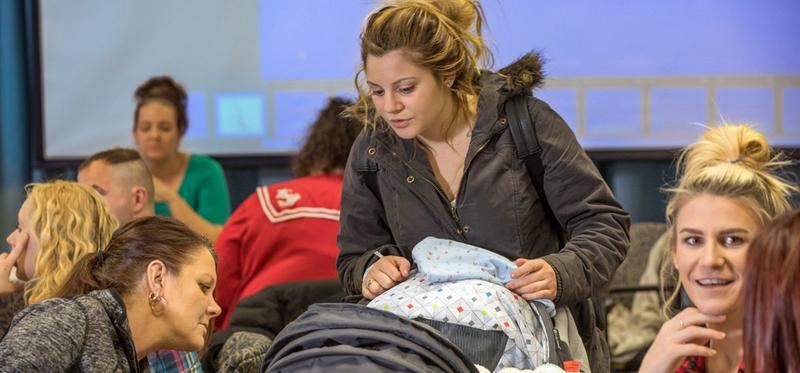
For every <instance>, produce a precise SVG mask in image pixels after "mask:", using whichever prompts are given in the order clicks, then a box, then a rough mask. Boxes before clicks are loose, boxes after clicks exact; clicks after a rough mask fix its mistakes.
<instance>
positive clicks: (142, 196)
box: [131, 185, 150, 216]
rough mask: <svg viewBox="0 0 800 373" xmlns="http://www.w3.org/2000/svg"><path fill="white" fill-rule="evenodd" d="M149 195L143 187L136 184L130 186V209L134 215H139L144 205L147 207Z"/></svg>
mask: <svg viewBox="0 0 800 373" xmlns="http://www.w3.org/2000/svg"><path fill="white" fill-rule="evenodd" d="M149 197H150V196H148V195H147V189H146V188H145V187H143V186H140V185H136V186H134V187H132V188H131V209H132V210H133V215H134V216H139V214H141V212H142V211H143V210H144V209H145V207H147V201H148V199H149Z"/></svg>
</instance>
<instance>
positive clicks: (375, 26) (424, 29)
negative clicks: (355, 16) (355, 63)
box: [347, 0, 492, 132]
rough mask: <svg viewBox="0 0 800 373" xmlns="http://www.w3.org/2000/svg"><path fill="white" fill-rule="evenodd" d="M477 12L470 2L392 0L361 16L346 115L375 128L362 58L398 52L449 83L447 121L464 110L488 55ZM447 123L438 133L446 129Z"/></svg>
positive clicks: (488, 60)
mask: <svg viewBox="0 0 800 373" xmlns="http://www.w3.org/2000/svg"><path fill="white" fill-rule="evenodd" d="M483 23H484V16H483V9H482V8H481V6H480V4H479V3H478V2H477V1H475V0H395V1H388V2H385V3H384V5H383V6H382V7H380V8H378V9H377V10H375V11H373V12H372V13H370V14H369V15H368V16H367V19H366V23H365V25H364V28H363V30H362V31H361V68H360V69H359V71H358V72H357V73H356V76H355V86H356V89H357V90H358V101H357V102H356V103H355V104H353V105H352V106H350V107H349V108H348V109H347V113H348V114H350V115H353V116H355V117H356V118H357V119H359V120H361V121H363V123H364V126H365V127H367V128H375V121H376V119H377V118H376V115H375V108H374V107H373V105H372V101H371V99H370V94H369V93H367V92H368V89H367V88H365V87H364V86H363V84H362V82H360V81H359V76H360V75H361V74H362V73H365V72H366V64H367V57H368V56H376V57H381V56H383V55H385V54H386V53H389V52H392V51H395V50H401V51H403V52H405V54H406V56H407V57H409V58H410V59H411V60H412V61H413V62H414V63H416V64H417V65H419V66H422V67H424V68H427V69H429V70H430V71H431V72H432V73H433V76H434V78H436V79H437V80H442V79H444V78H448V79H453V84H452V86H450V88H449V89H450V92H451V93H452V95H453V96H454V97H455V98H456V100H455V102H456V106H455V113H454V115H453V118H454V119H453V120H455V118H456V115H457V114H459V113H462V114H463V113H466V112H467V111H468V109H469V98H470V97H471V96H475V95H477V93H478V86H477V84H476V78H477V76H478V75H479V74H480V68H481V67H482V66H487V67H488V66H491V64H492V54H491V52H490V51H489V48H488V47H487V46H486V43H485V42H484V40H483V37H482V36H481V30H482V28H483ZM451 125H452V122H451V123H448V124H447V125H446V126H445V127H444V129H445V132H447V131H448V130H449V128H450V127H451Z"/></svg>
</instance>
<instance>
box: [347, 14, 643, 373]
mask: <svg viewBox="0 0 800 373" xmlns="http://www.w3.org/2000/svg"><path fill="white" fill-rule="evenodd" d="M484 28H485V23H484V15H483V11H482V8H481V6H480V3H479V2H478V1H475V0H433V1H429V0H396V1H387V2H383V3H381V5H380V6H378V8H377V9H376V10H374V11H373V12H372V13H370V14H369V15H368V16H367V18H366V21H365V23H364V27H363V29H362V32H361V37H360V50H361V66H360V69H359V71H358V73H357V74H356V77H355V83H356V88H357V90H358V92H359V97H358V101H357V102H356V103H355V104H354V105H352V106H351V107H350V108H349V109H348V111H347V112H348V113H349V114H350V115H353V116H355V117H356V118H358V119H359V120H360V121H361V122H362V123H364V128H365V131H364V132H363V133H362V134H361V135H360V136H359V137H358V139H357V140H356V141H355V144H354V145H353V148H352V150H351V153H350V157H349V158H348V165H347V168H346V170H345V176H344V186H343V191H342V208H341V214H340V218H339V219H340V228H339V236H338V244H339V248H340V252H339V256H338V259H337V268H338V271H339V279H340V282H341V283H342V284H343V286H344V289H345V292H346V294H348V295H350V296H353V297H354V298H361V297H363V298H366V299H374V298H375V297H378V296H380V295H381V294H384V293H385V292H386V291H387V290H389V289H391V288H393V287H395V286H396V285H397V284H398V283H400V282H402V281H405V280H407V279H408V278H409V272H410V269H411V260H410V258H411V252H412V249H413V248H414V247H415V245H417V243H419V242H420V241H422V240H423V239H424V238H426V237H428V236H432V237H437V238H442V239H447V240H453V241H459V242H463V243H468V244H472V245H474V246H478V247H480V248H482V249H485V250H488V251H491V252H493V253H496V254H500V255H502V256H504V257H505V258H507V259H509V260H511V261H514V263H515V265H516V269H515V270H514V273H513V274H512V277H513V279H512V280H510V281H508V282H507V283H505V290H506V291H509V292H513V294H514V295H516V296H518V297H521V298H523V299H526V300H536V299H540V300H550V301H553V302H554V303H555V305H556V306H565V307H569V308H570V310H571V311H572V315H573V317H574V318H575V319H576V324H577V327H578V329H579V330H580V332H581V335H582V336H583V337H584V339H583V344H584V346H585V347H586V350H587V351H588V355H589V360H590V361H591V365H592V367H591V368H592V370H595V369H596V370H598V371H604V370H608V369H609V365H610V360H609V356H608V348H607V343H606V340H605V338H604V336H603V330H604V329H605V318H604V317H602V316H601V315H602V314H603V313H604V311H603V309H602V304H601V303H602V302H599V301H598V298H597V296H598V295H599V292H600V290H601V289H602V288H603V287H604V286H605V285H606V284H607V283H608V279H609V278H611V276H612V274H613V273H614V271H615V270H616V268H617V267H618V266H619V264H620V263H621V262H622V260H623V258H624V256H625V252H626V251H627V247H628V233H627V231H628V226H629V217H628V214H627V213H626V212H625V211H624V210H623V209H622V207H621V206H620V205H619V203H618V202H617V201H616V199H615V198H614V196H613V194H612V193H611V190H610V189H609V188H608V186H607V185H606V184H605V182H604V181H603V179H602V177H601V176H600V173H599V172H598V171H597V169H596V168H595V166H594V165H593V163H592V161H591V160H590V159H589V157H588V156H587V155H586V153H585V152H584V151H583V149H582V148H581V146H580V145H579V144H578V142H577V141H576V139H575V135H574V134H573V133H572V131H571V130H570V128H569V126H568V125H567V124H566V123H565V122H564V120H563V119H562V118H561V117H560V116H559V115H558V114H557V113H556V112H555V111H553V110H552V109H551V108H550V107H549V106H548V105H547V104H546V103H545V102H543V101H541V100H539V99H537V98H535V97H532V90H533V89H534V88H536V87H538V86H540V85H542V84H543V80H544V77H543V76H544V73H543V72H542V61H541V58H540V56H539V55H538V54H536V53H527V54H525V55H523V56H522V57H521V58H519V59H518V60H517V61H515V62H513V63H512V64H511V65H509V66H507V67H505V68H503V69H501V70H500V71H498V72H494V71H491V70H489V68H491V65H492V53H491V51H490V50H489V48H488V47H487V44H486V42H485V41H484V39H483V35H482V33H483V31H484ZM512 101H513V103H518V104H519V106H518V108H519V109H520V110H519V111H521V112H522V114H520V116H522V115H525V116H528V117H529V118H531V122H532V123H530V124H528V125H532V126H533V127H534V130H535V133H536V136H537V138H538V140H539V144H540V145H541V152H540V153H538V154H539V155H540V156H541V163H542V166H543V170H544V177H543V180H544V182H543V184H544V185H542V189H543V191H544V192H545V193H544V194H546V195H540V193H538V192H537V189H536V188H537V185H534V183H533V181H532V179H531V175H529V174H528V171H527V168H526V164H525V161H524V160H522V159H520V157H518V154H517V150H516V147H515V146H514V142H513V139H512V137H511V131H510V130H508V128H509V127H510V124H512V123H510V120H511V119H510V117H509V116H508V115H507V113H506V109H505V108H506V104H507V103H512ZM513 124H516V123H513ZM548 208H549V210H552V214H550V213H548V212H547V211H548ZM562 234H563V235H562ZM564 237H567V239H563V238H564Z"/></svg>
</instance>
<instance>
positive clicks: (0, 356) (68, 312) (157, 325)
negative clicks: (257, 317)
mask: <svg viewBox="0 0 800 373" xmlns="http://www.w3.org/2000/svg"><path fill="white" fill-rule="evenodd" d="M216 279H217V276H216V254H215V253H214V249H213V248H212V246H211V243H210V242H209V241H208V240H207V239H206V238H204V237H202V236H200V235H199V234H197V233H195V232H194V231H193V230H191V229H190V228H188V227H187V226H185V225H184V224H182V223H180V222H177V221H175V220H173V219H169V218H162V217H145V218H139V219H135V220H133V221H131V222H129V223H128V224H126V225H124V226H122V227H121V228H120V229H119V230H117V231H116V232H114V234H113V236H112V237H111V239H110V241H109V243H108V245H107V246H105V247H104V248H103V250H102V251H100V252H93V253H91V254H88V255H85V256H83V257H82V258H81V259H80V260H79V261H78V262H77V263H76V264H75V266H74V268H72V270H71V271H70V272H69V274H68V275H67V276H66V278H65V279H64V281H63V282H62V283H61V286H60V288H59V289H58V290H57V291H56V292H55V294H54V295H55V296H57V297H60V298H53V299H48V300H45V301H43V302H40V303H37V304H35V305H32V306H30V307H28V308H26V309H25V310H24V311H22V312H21V313H20V314H18V315H17V316H16V317H15V318H14V321H13V323H12V325H11V329H10V330H9V332H8V334H7V335H6V338H5V339H3V341H2V342H0V371H2V372H33V371H36V372H66V371H73V370H75V371H93V372H94V371H96V372H138V371H142V370H143V369H147V368H148V366H147V359H146V355H147V354H148V353H151V352H154V351H157V350H178V351H199V350H201V349H202V348H203V347H204V346H205V345H206V343H207V340H208V338H209V337H210V335H209V333H210V330H211V329H210V325H211V322H212V321H213V318H214V317H216V316H217V315H219V313H220V308H219V306H218V305H217V303H216V302H215V301H214V296H213V293H214V287H215V284H216Z"/></svg>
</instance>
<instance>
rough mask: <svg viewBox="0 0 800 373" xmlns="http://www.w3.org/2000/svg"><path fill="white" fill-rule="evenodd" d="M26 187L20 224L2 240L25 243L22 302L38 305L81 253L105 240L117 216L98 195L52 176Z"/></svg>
mask: <svg viewBox="0 0 800 373" xmlns="http://www.w3.org/2000/svg"><path fill="white" fill-rule="evenodd" d="M26 189H27V191H28V198H27V199H25V202H24V203H23V204H22V207H20V209H19V213H18V227H17V229H15V230H14V231H13V232H12V233H11V234H10V235H9V236H8V238H7V239H6V241H7V242H8V244H9V245H11V246H12V247H15V246H17V245H22V246H23V247H22V250H23V251H22V253H21V255H20V256H19V258H18V259H17V265H16V268H17V277H18V278H20V279H22V280H27V283H26V285H25V299H26V301H27V302H28V303H37V302H40V301H42V300H45V299H48V298H52V297H53V294H54V292H55V291H56V290H57V288H58V287H59V286H61V284H62V283H63V281H64V279H65V277H66V275H67V273H68V272H69V271H70V270H71V269H72V266H73V265H74V264H75V263H76V262H77V261H78V260H79V259H80V258H81V257H83V256H84V255H86V254H88V253H91V252H96V251H97V250H98V249H100V248H102V247H104V246H105V245H106V243H108V239H109V238H110V237H111V234H112V233H113V232H114V230H115V229H116V228H117V220H116V219H114V217H113V216H112V215H111V211H109V209H108V206H107V204H106V202H105V201H104V200H103V199H102V198H101V197H100V195H98V194H97V192H95V191H94V190H93V189H91V188H89V187H86V186H84V185H80V184H77V183H73V182H69V181H61V180H56V181H54V182H52V183H45V184H30V185H28V187H27V188H26ZM26 240H27V242H26Z"/></svg>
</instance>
